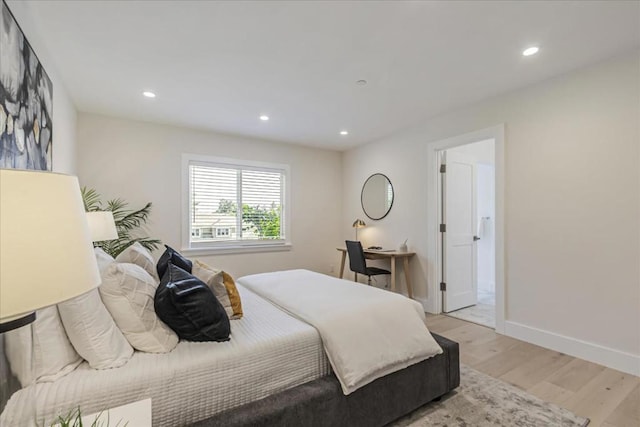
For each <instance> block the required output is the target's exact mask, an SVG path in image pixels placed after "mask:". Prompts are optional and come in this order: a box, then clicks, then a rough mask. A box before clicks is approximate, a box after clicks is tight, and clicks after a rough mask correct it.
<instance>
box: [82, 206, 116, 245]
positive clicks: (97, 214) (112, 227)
mask: <svg viewBox="0 0 640 427" xmlns="http://www.w3.org/2000/svg"><path fill="white" fill-rule="evenodd" d="M87 222H88V223H89V232H90V233H91V240H93V241H94V242H101V241H103V240H113V239H117V238H118V231H117V230H116V222H115V221H114V219H113V214H112V213H111V212H110V211H94V212H87Z"/></svg>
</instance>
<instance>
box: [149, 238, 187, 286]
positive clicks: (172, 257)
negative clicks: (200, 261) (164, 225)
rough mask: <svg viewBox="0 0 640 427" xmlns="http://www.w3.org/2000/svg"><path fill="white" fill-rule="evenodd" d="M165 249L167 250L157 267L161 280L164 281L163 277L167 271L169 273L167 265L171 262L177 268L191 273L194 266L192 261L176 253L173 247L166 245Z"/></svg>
mask: <svg viewBox="0 0 640 427" xmlns="http://www.w3.org/2000/svg"><path fill="white" fill-rule="evenodd" d="M164 247H165V248H167V249H166V250H165V251H164V253H163V254H162V256H161V257H160V259H159V260H158V264H157V265H156V270H157V271H158V277H159V278H161V279H162V277H163V276H164V273H165V271H167V264H169V262H171V264H173V265H175V266H177V267H180V268H181V269H183V270H184V271H186V272H187V273H191V267H192V266H193V263H192V262H191V261H189V260H188V259H186V258H185V257H183V256H182V254H180V252H178V251H176V250H175V249H173V248H172V247H169V246H167V245H164Z"/></svg>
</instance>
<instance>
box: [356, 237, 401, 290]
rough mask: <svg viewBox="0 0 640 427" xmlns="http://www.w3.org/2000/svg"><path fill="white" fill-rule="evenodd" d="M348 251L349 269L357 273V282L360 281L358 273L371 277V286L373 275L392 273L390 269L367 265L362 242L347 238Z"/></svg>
mask: <svg viewBox="0 0 640 427" xmlns="http://www.w3.org/2000/svg"><path fill="white" fill-rule="evenodd" d="M345 243H346V244H347V253H348V254H349V269H351V271H353V272H354V273H356V282H357V281H358V273H360V274H364V275H365V276H367V277H368V278H369V282H368V284H369V286H371V276H377V275H379V274H391V272H390V271H389V270H385V269H383V268H378V267H367V261H366V260H365V258H364V250H363V249H362V244H361V243H360V242H354V241H352V240H346V241H345Z"/></svg>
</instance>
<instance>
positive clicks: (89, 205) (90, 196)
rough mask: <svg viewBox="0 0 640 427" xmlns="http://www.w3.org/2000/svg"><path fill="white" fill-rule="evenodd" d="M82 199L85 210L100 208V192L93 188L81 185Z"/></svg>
mask: <svg viewBox="0 0 640 427" xmlns="http://www.w3.org/2000/svg"><path fill="white" fill-rule="evenodd" d="M80 191H81V192H82V201H83V202H84V210H85V211H86V212H92V211H99V210H101V209H102V201H101V200H100V194H98V192H97V191H96V190H94V189H93V188H87V187H82V188H81V189H80Z"/></svg>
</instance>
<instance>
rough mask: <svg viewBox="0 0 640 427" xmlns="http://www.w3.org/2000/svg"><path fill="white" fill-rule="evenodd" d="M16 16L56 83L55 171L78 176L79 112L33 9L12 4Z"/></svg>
mask: <svg viewBox="0 0 640 427" xmlns="http://www.w3.org/2000/svg"><path fill="white" fill-rule="evenodd" d="M8 4H9V9H10V10H11V12H13V15H14V16H15V18H16V20H17V21H18V24H19V25H20V28H22V31H23V32H24V34H25V36H26V37H27V40H28V41H29V44H31V47H32V48H33V50H34V52H35V53H36V55H37V56H38V59H39V60H40V63H41V64H42V66H43V67H44V69H45V71H46V72H47V74H48V75H49V78H50V79H51V82H52V83H53V170H54V171H55V172H62V173H68V174H75V173H76V151H77V149H76V121H77V113H76V108H75V106H74V104H73V101H72V100H71V98H70V96H69V95H68V93H67V90H66V88H65V86H64V84H63V82H62V80H61V78H60V76H59V74H58V70H57V69H56V67H55V66H54V63H53V61H52V59H53V57H54V56H53V55H52V54H51V53H49V51H48V50H47V47H46V44H45V40H44V39H43V37H42V35H41V34H40V32H39V29H38V26H37V25H36V24H35V23H34V22H33V19H32V17H31V16H32V15H31V12H30V10H29V8H30V5H29V4H28V3H24V2H17V1H10V2H8Z"/></svg>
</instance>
